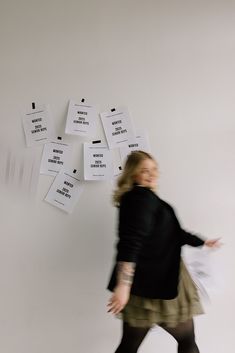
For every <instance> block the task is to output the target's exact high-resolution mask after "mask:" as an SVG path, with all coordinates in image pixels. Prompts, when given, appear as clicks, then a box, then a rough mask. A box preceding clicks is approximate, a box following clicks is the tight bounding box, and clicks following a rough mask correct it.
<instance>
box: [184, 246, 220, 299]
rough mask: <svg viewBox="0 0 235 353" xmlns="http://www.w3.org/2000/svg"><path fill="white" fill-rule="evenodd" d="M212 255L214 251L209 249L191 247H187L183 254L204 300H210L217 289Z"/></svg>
mask: <svg viewBox="0 0 235 353" xmlns="http://www.w3.org/2000/svg"><path fill="white" fill-rule="evenodd" d="M212 253H213V249H209V248H207V247H203V248H201V247H199V248H195V247H190V246H185V247H184V248H183V253H182V256H183V259H184V263H185V265H186V267H187V269H188V271H189V273H190V275H191V277H192V279H193V281H194V282H195V284H196V286H197V288H198V292H199V294H200V296H201V299H203V300H208V299H210V297H211V294H213V292H214V291H215V288H216V280H215V271H214V270H213V267H212V264H211V256H212Z"/></svg>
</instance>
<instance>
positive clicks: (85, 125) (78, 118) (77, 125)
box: [65, 100, 98, 136]
mask: <svg viewBox="0 0 235 353" xmlns="http://www.w3.org/2000/svg"><path fill="white" fill-rule="evenodd" d="M82 101H83V100H82ZM82 101H81V102H80V103H79V102H75V101H73V100H70V102H69V108H68V114H67V120H66V127H65V132H66V134H73V135H81V136H93V135H94V134H95V130H96V126H97V120H98V113H97V109H96V108H95V107H94V106H92V105H90V104H88V103H87V102H86V101H85V102H82Z"/></svg>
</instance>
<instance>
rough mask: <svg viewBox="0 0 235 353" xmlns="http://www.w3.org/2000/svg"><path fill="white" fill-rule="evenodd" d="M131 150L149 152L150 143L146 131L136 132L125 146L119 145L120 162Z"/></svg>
mask: <svg viewBox="0 0 235 353" xmlns="http://www.w3.org/2000/svg"><path fill="white" fill-rule="evenodd" d="M133 151H144V152H147V153H150V144H149V139H148V135H147V133H146V131H143V132H138V133H137V135H136V137H135V138H134V139H132V140H130V141H129V142H128V144H127V145H126V146H123V147H120V156H121V160H122V163H124V162H125V160H126V157H127V156H128V155H129V154H130V153H131V152H133Z"/></svg>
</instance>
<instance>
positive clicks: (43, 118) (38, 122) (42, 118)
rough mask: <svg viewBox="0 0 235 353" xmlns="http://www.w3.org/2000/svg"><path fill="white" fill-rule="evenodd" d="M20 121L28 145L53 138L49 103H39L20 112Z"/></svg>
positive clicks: (41, 142)
mask: <svg viewBox="0 0 235 353" xmlns="http://www.w3.org/2000/svg"><path fill="white" fill-rule="evenodd" d="M22 121H23V127H24V132H25V137H26V145H27V146H28V147H31V146H34V145H39V144H44V143H46V142H49V141H50V140H52V139H54V138H55V131H54V126H53V123H52V118H51V112H50V108H49V105H41V106H38V107H36V109H31V110H29V111H27V112H24V113H22Z"/></svg>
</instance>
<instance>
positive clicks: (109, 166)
mask: <svg viewBox="0 0 235 353" xmlns="http://www.w3.org/2000/svg"><path fill="white" fill-rule="evenodd" d="M111 153H112V152H111V151H110V150H109V149H108V147H107V145H106V144H103V143H101V142H100V141H94V142H93V143H84V179H85V180H110V179H112V178H113V162H112V154H111Z"/></svg>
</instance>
